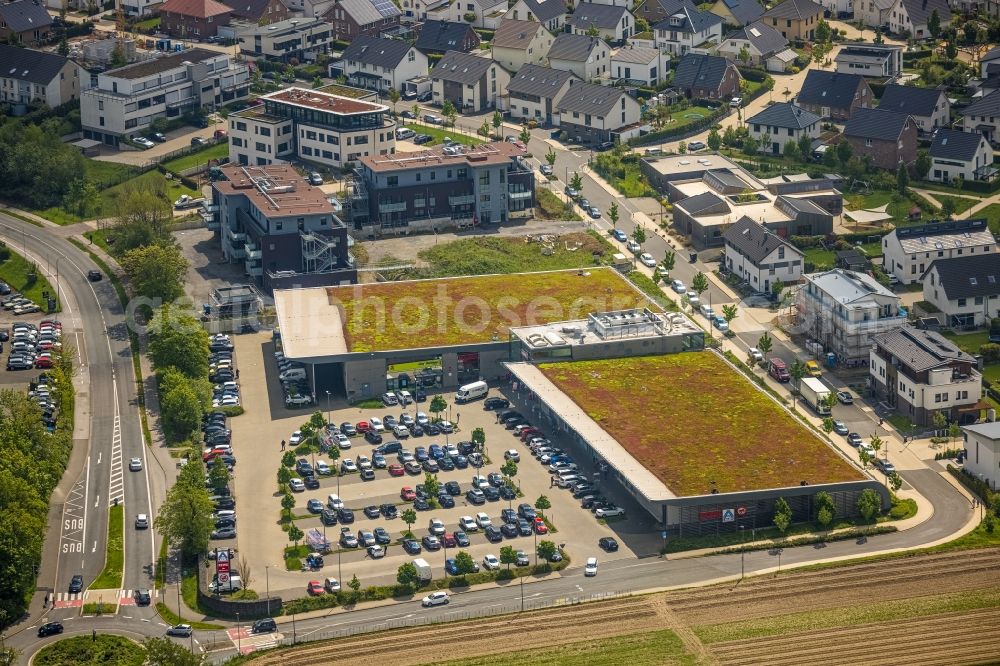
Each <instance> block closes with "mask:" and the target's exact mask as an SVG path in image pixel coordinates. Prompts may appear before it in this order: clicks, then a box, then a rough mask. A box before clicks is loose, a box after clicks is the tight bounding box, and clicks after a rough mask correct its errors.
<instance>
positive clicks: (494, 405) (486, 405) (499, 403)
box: [483, 398, 510, 411]
mask: <svg viewBox="0 0 1000 666" xmlns="http://www.w3.org/2000/svg"><path fill="white" fill-rule="evenodd" d="M508 407H510V400H505V399H503V398H486V400H483V409H485V410H486V411H493V410H494V409H507V408H508Z"/></svg>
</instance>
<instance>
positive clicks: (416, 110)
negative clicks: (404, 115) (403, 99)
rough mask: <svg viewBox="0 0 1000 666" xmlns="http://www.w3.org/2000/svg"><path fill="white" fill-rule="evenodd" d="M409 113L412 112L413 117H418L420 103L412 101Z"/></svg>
mask: <svg viewBox="0 0 1000 666" xmlns="http://www.w3.org/2000/svg"><path fill="white" fill-rule="evenodd" d="M410 113H412V114H413V117H414V118H419V117H420V105H419V104H417V103H416V102H414V103H413V106H411V107H410Z"/></svg>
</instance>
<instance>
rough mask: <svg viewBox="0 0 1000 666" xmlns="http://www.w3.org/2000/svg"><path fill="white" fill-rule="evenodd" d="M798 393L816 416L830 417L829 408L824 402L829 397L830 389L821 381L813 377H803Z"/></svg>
mask: <svg viewBox="0 0 1000 666" xmlns="http://www.w3.org/2000/svg"><path fill="white" fill-rule="evenodd" d="M799 393H801V394H802V399H803V400H805V401H806V402H808V403H809V406H810V407H812V408H813V410H815V412H816V413H817V414H819V415H820V416H829V415H830V406H829V405H828V404H827V402H826V401H827V400H828V399H829V397H830V389H828V388H827V387H826V384H824V383H823V382H822V381H821V380H819V379H816V378H815V377H803V378H802V381H801V382H799Z"/></svg>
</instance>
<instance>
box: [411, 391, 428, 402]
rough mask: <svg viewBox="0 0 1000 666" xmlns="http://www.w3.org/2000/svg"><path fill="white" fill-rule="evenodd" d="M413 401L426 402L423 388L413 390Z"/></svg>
mask: <svg viewBox="0 0 1000 666" xmlns="http://www.w3.org/2000/svg"><path fill="white" fill-rule="evenodd" d="M413 401H414V402H427V391H424V390H423V389H417V390H416V391H414V392H413Z"/></svg>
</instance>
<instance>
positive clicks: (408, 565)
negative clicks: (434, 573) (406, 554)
mask: <svg viewBox="0 0 1000 666" xmlns="http://www.w3.org/2000/svg"><path fill="white" fill-rule="evenodd" d="M396 582H397V583H399V584H400V585H402V586H403V587H405V588H407V589H410V590H415V589H416V588H417V587H418V586H419V584H420V574H419V573H418V572H417V567H416V565H415V564H413V562H404V563H403V564H401V565H399V568H398V569H396Z"/></svg>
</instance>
